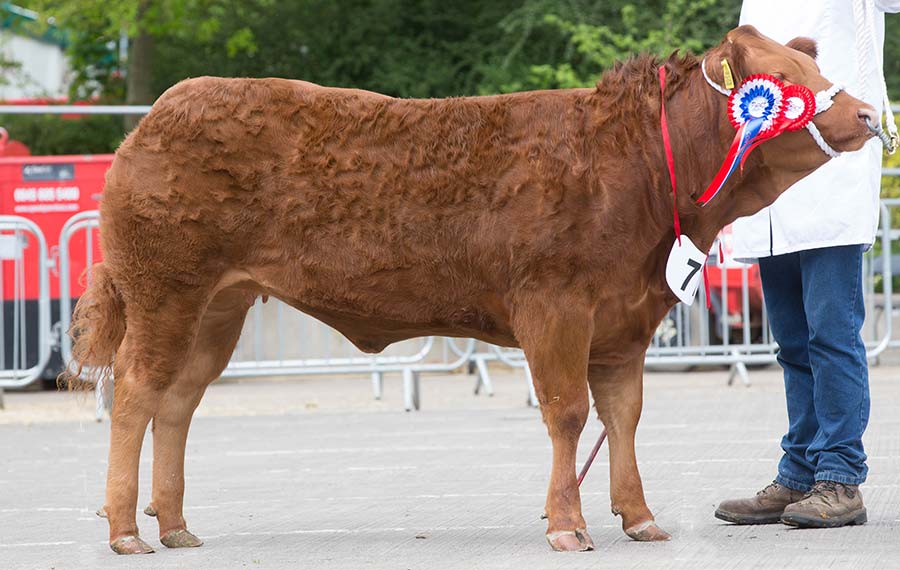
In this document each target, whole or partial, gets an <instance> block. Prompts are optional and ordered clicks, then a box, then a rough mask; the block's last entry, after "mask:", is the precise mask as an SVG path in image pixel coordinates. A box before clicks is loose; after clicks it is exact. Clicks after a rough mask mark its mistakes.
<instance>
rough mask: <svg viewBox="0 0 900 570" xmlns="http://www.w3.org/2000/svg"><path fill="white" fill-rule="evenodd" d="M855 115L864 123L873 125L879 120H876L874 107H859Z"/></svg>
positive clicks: (876, 114) (876, 115)
mask: <svg viewBox="0 0 900 570" xmlns="http://www.w3.org/2000/svg"><path fill="white" fill-rule="evenodd" d="M856 116H857V117H859V118H860V120H862V121H863V122H864V123H866V124H868V125H871V126H873V127H874V126H875V125H877V124H878V123H879V122H880V121H879V120H878V119H879V117H878V113H876V112H875V109H873V108H872V107H860V109H859V110H858V111H856Z"/></svg>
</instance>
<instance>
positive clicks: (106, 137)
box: [0, 115, 125, 155]
mask: <svg viewBox="0 0 900 570" xmlns="http://www.w3.org/2000/svg"><path fill="white" fill-rule="evenodd" d="M0 126H2V127H4V128H5V129H6V130H7V131H8V132H9V137H10V138H11V139H15V140H17V141H21V142H23V143H25V144H26V145H28V148H30V149H31V154H34V155H45V154H102V153H110V152H114V151H115V150H116V148H117V147H118V146H119V143H120V142H122V139H124V138H125V126H124V123H123V118H122V117H118V116H107V115H82V116H81V117H80V118H77V119H75V118H63V117H60V116H58V115H0Z"/></svg>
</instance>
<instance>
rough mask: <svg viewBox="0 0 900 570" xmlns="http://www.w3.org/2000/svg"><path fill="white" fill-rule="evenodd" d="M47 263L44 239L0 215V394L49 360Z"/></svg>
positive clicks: (20, 221) (27, 224) (30, 225)
mask: <svg viewBox="0 0 900 570" xmlns="http://www.w3.org/2000/svg"><path fill="white" fill-rule="evenodd" d="M48 263H49V261H48V255H47V241H46V240H45V239H44V234H42V233H41V230H40V228H38V227H37V225H36V224H35V223H34V222H32V221H30V220H28V219H25V218H21V217H19V216H0V299H3V307H2V310H0V335H2V339H0V390H2V389H4V388H20V387H23V386H26V385H28V384H30V383H32V382H33V381H34V380H36V379H37V378H38V377H40V374H41V372H43V370H44V368H45V367H46V366H47V363H48V362H49V360H50V351H51V349H52V346H53V344H54V342H55V341H54V340H53V339H52V338H51V326H50V291H49V277H48ZM29 273H30V274H31V277H32V278H31V279H28V278H27V276H28V274H29ZM0 406H2V394H0Z"/></svg>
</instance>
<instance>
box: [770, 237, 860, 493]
mask: <svg viewBox="0 0 900 570" xmlns="http://www.w3.org/2000/svg"><path fill="white" fill-rule="evenodd" d="M863 250H864V248H863V246H860V245H850V246H840V247H826V248H821V249H813V250H809V251H801V252H797V253H790V254H785V255H776V256H774V257H767V258H762V259H760V260H759V271H760V277H761V278H762V284H763V295H764V297H765V302H766V309H767V310H768V313H769V320H770V323H771V325H772V333H773V334H774V336H775V340H776V341H777V342H778V345H779V346H780V351H779V352H778V362H779V364H781V367H782V368H783V369H784V390H785V395H786V396H787V410H788V420H789V427H788V432H787V433H786V434H785V436H784V438H783V439H782V440H781V448H782V449H783V450H784V456H783V457H782V458H781V462H780V463H779V464H778V477H776V479H775V480H776V481H777V482H778V483H780V484H782V485H784V486H786V487H790V488H791V489H796V490H798V491H807V490H808V489H809V488H810V487H811V486H812V485H813V484H814V483H815V482H816V481H837V482H839V483H845V484H847V485H859V484H860V483H863V482H864V481H865V480H866V473H867V472H868V467H867V466H866V453H865V451H864V450H863V444H862V435H863V432H864V431H865V430H866V424H867V423H868V421H869V370H868V365H867V363H866V348H865V345H864V344H863V341H862V337H861V336H860V330H861V329H862V325H863V320H864V318H865V306H864V303H863V293H862V255H863Z"/></svg>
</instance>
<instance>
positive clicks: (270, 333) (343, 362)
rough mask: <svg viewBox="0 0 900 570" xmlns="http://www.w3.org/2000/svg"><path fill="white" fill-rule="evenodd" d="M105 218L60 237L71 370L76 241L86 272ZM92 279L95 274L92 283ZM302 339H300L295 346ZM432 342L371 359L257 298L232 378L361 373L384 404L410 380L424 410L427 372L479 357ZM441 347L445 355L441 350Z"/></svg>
mask: <svg viewBox="0 0 900 570" xmlns="http://www.w3.org/2000/svg"><path fill="white" fill-rule="evenodd" d="M99 221H100V217H99V212H97V211H88V212H81V213H79V214H77V215H75V216H73V217H72V218H70V219H69V220H68V221H67V222H66V224H65V226H64V227H63V229H62V232H61V233H60V238H59V258H60V272H59V279H60V315H61V317H60V328H61V330H62V331H63V333H64V334H63V335H62V337H63V338H62V342H61V344H60V349H61V353H62V357H63V361H64V362H65V363H70V362H71V361H72V342H71V339H70V338H69V337H68V335H67V334H65V331H67V330H68V329H69V326H70V324H71V315H72V306H71V300H72V285H71V283H72V279H73V278H76V276H73V275H72V269H71V258H72V255H73V251H72V247H71V244H72V243H73V236H75V235H76V234H77V233H78V232H85V239H84V241H83V243H84V246H85V252H84V255H85V259H86V267H91V265H92V264H93V244H94V243H95V241H96V240H97V239H99V238H98V237H97V236H96V235H95V233H96V232H97V231H98V229H99V223H100V222H99ZM86 280H87V281H88V282H89V280H90V272H89V271H88V274H87V276H86ZM290 339H295V340H290ZM463 342H464V346H463V347H462V348H460V347H459V346H458V345H457V344H456V343H457V341H456V340H454V339H440V340H439V339H437V338H436V337H428V338H421V339H414V340H410V341H405V342H401V343H398V344H396V345H393V346H391V347H389V348H387V349H386V350H385V352H384V353H382V354H378V355H371V354H365V353H363V352H361V351H359V350H358V349H356V348H355V347H354V346H353V345H352V344H351V343H350V342H349V341H348V340H347V339H345V338H344V337H343V336H341V335H340V334H339V333H337V332H336V331H334V330H333V329H331V328H330V327H328V326H327V325H325V324H323V323H321V322H319V321H317V320H315V319H313V318H312V317H309V316H307V315H305V314H303V313H300V312H298V311H295V310H292V309H291V308H290V307H289V306H288V305H286V304H284V303H282V302H281V301H278V300H273V301H271V302H269V303H264V302H263V301H262V299H261V298H257V299H256V302H255V303H254V305H253V307H251V309H250V311H249V313H248V315H247V318H246V320H245V323H244V329H243V331H242V334H241V339H240V340H239V341H238V345H237V347H236V348H235V350H234V353H233V355H232V357H231V360H230V362H229V364H228V367H227V368H226V369H225V371H224V372H223V373H222V377H226V378H246V377H263V376H305V375H323V374H361V375H369V376H370V377H371V379H372V387H373V392H374V394H375V397H376V398H380V397H381V394H382V392H383V376H384V375H385V374H388V373H400V374H402V375H403V379H404V382H403V386H404V407H405V408H406V409H407V410H412V409H418V408H419V406H420V401H421V398H420V393H421V390H420V381H421V380H420V378H421V375H422V374H423V373H437V372H450V371H453V370H456V369H459V368H461V367H463V366H465V365H466V363H467V362H468V361H469V360H470V359H471V357H472V355H473V354H474V348H475V341H473V340H469V341H463ZM438 347H442V348H443V349H444V350H442V351H439V350H437V349H438ZM96 393H97V395H98V401H97V402H98V403H97V411H98V415H100V414H102V410H103V409H108V407H109V394H110V387H104V386H98V389H97V390H96Z"/></svg>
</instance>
